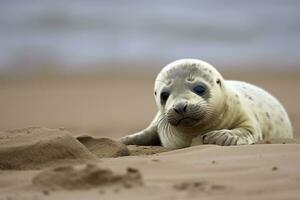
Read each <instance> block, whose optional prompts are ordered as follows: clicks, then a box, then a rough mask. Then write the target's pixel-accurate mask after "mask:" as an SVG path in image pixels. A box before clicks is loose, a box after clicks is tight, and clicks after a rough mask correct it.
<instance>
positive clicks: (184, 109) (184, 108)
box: [183, 103, 188, 112]
mask: <svg viewBox="0 0 300 200" xmlns="http://www.w3.org/2000/svg"><path fill="white" fill-rule="evenodd" d="M187 105H188V104H187V103H186V104H185V105H184V107H183V111H184V112H185V111H186V108H187Z"/></svg>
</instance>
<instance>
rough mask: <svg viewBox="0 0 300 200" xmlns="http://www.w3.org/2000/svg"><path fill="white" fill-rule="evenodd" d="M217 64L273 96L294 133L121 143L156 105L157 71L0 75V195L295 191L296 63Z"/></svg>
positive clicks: (276, 194)
mask: <svg viewBox="0 0 300 200" xmlns="http://www.w3.org/2000/svg"><path fill="white" fill-rule="evenodd" d="M223 74H224V76H225V78H226V79H238V80H243V81H247V82H251V83H254V84H256V85H259V86H261V87H263V88H265V89H266V90H268V91H269V92H270V93H271V94H273V95H274V96H276V97H277V98H278V99H279V100H280V101H281V102H282V103H283V105H284V106H285V107H286V109H287V111H288V113H289V115H290V118H291V121H292V124H293V127H294V136H295V139H292V140H291V139H289V140H285V139H274V140H266V141H262V142H260V144H255V145H247V146H231V147H221V146H217V145H197V146H192V147H189V148H184V149H178V150H172V151H170V150H168V149H165V148H163V147H142V146H141V147H137V146H125V145H123V144H120V143H118V142H117V141H116V140H117V139H118V138H120V137H122V136H125V135H127V134H130V133H134V132H137V131H139V130H140V129H143V128H144V127H146V126H147V124H148V123H149V122H150V120H151V119H152V117H153V116H154V114H155V112H156V107H155V102H154V98H153V83H154V79H155V76H156V74H155V73H145V72H144V73H137V72H135V73H130V72H128V73H122V74H118V73H100V72H99V73H94V74H85V75H75V74H74V75H68V76H67V75H56V74H53V75H40V76H33V77H32V76H28V77H22V78H20V77H19V78H17V77H2V78H0V97H1V98H0V110H1V120H0V199H1V200H2V199H3V200H4V199H13V200H14V199H22V200H23V199H24V200H25V199H26V200H27V199H28V200H29V199H56V200H57V199H138V200H140V199H200V198H202V199H224V198H225V199H299V196H300V191H299V188H300V173H299V168H300V134H299V130H300V105H299V97H300V93H299V91H300V79H299V77H300V73H288V72H274V73H269V72H259V73H258V72H251V71H249V72H223Z"/></svg>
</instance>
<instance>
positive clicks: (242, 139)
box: [121, 59, 293, 149]
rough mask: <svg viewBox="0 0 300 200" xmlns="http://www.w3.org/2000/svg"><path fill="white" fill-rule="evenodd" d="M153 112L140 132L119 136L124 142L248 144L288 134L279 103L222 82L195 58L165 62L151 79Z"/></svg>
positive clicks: (288, 126)
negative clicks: (149, 121)
mask: <svg viewBox="0 0 300 200" xmlns="http://www.w3.org/2000/svg"><path fill="white" fill-rule="evenodd" d="M154 95H155V99H156V104H157V107H158V113H157V115H156V116H155V118H154V119H153V121H152V122H151V124H150V125H149V127H147V128H146V129H145V130H143V131H141V132H138V133H136V134H132V135H129V136H126V137H123V138H121V141H122V142H123V143H125V144H135V145H157V144H159V143H160V144H162V145H163V146H164V147H167V148H172V149H176V148H183V147H187V146H190V145H191V141H192V139H193V138H194V137H197V136H200V137H202V138H203V143H204V144H219V145H240V144H253V143H256V142H258V141H259V140H262V139H265V138H292V137H293V131H292V126H291V123H290V120H289V117H288V115H287V113H286V111H285V109H284V108H283V106H282V105H281V104H280V103H279V101H277V100H276V99H275V98H274V97H273V96H272V95H270V94H269V93H268V92H266V91H265V90H263V89H261V88H259V87H256V86H254V85H251V84H248V83H245V82H240V81H225V80H224V79H223V77H222V76H221V74H220V73H219V72H218V71H217V70H216V69H215V68H214V67H213V66H211V65H210V64H208V63H206V62H204V61H201V60H196V59H182V60H178V61H175V62H172V63H170V64H169V65H167V66H166V67H165V68H163V69H162V71H161V72H160V73H159V75H158V76H157V78H156V81H155V91H154Z"/></svg>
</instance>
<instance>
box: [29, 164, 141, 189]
mask: <svg viewBox="0 0 300 200" xmlns="http://www.w3.org/2000/svg"><path fill="white" fill-rule="evenodd" d="M32 182H33V185H35V186H38V187H45V188H47V189H52V190H56V189H67V190H75V189H89V188H94V187H100V186H112V185H118V186H119V185H121V186H124V187H126V188H129V187H133V186H139V185H141V184H142V176H141V174H140V172H139V171H138V170H136V169H133V168H127V172H126V173H125V174H123V175H120V174H116V173H114V172H113V171H111V170H109V169H102V168H100V167H99V166H97V165H95V164H88V165H85V166H65V167H57V168H53V169H50V170H49V169H48V170H45V171H43V172H41V173H40V174H38V175H37V176H35V177H34V178H33V180H32Z"/></svg>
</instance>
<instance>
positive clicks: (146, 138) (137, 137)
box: [120, 112, 161, 146]
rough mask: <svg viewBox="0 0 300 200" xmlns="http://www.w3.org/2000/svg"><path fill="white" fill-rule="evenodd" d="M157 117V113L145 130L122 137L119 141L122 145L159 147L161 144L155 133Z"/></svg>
mask: <svg viewBox="0 0 300 200" xmlns="http://www.w3.org/2000/svg"><path fill="white" fill-rule="evenodd" d="M159 115H160V113H159V112H158V113H157V114H156V116H155V117H154V119H153V120H152V122H151V123H150V125H149V126H148V127H147V128H146V129H144V130H142V131H140V132H138V133H135V134H132V135H128V136H125V137H122V138H121V139H120V141H121V142H122V143H123V144H127V145H129V144H133V145H141V146H161V142H160V139H159V136H158V132H157V121H158V118H159Z"/></svg>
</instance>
